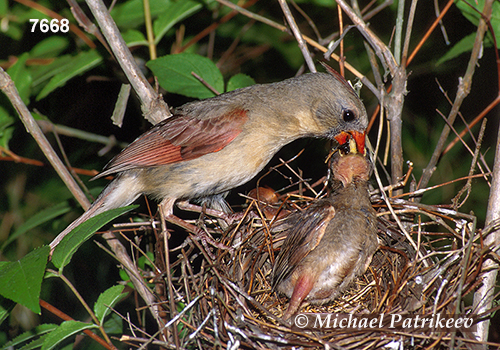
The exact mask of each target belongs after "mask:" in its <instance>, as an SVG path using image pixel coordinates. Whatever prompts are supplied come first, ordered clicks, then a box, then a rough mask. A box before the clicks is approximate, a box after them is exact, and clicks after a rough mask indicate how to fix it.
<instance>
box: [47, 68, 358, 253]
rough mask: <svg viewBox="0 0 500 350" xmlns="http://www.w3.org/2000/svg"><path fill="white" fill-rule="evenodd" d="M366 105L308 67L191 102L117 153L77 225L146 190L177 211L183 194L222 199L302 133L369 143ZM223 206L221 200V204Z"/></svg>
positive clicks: (168, 211) (342, 84) (334, 76)
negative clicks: (305, 71)
mask: <svg viewBox="0 0 500 350" xmlns="http://www.w3.org/2000/svg"><path fill="white" fill-rule="evenodd" d="M367 125H368V117H367V114H366V110H365V108H364V106H363V104H362V102H361V100H360V99H359V97H358V96H357V95H356V93H355V92H354V90H353V89H352V88H351V86H350V85H349V84H348V83H347V82H346V81H345V80H344V78H342V77H341V76H340V75H338V73H335V72H334V71H333V70H332V71H331V72H330V73H328V74H327V73H310V74H304V75H301V76H299V77H295V78H291V79H287V80H284V81H281V82H278V83H272V84H262V85H253V86H249V87H246V88H242V89H238V90H234V91H231V92H227V93H224V94H221V95H219V96H216V97H213V98H209V99H206V100H201V101H195V102H190V103H187V104H185V105H183V106H181V107H178V108H177V109H175V111H174V113H173V116H172V117H170V118H168V119H166V120H164V121H162V122H160V123H158V124H157V125H155V126H153V127H152V128H151V129H150V130H149V131H147V132H146V133H144V134H142V135H141V136H139V137H138V138H137V139H136V140H135V141H134V142H132V143H131V144H130V145H129V146H128V147H127V148H125V149H124V150H123V151H122V152H121V153H119V154H118V155H117V156H116V157H115V158H114V159H112V160H111V161H110V162H109V163H108V164H107V165H106V166H105V168H104V170H103V171H102V172H101V173H100V174H98V175H97V176H96V177H95V178H100V177H103V176H107V175H111V174H116V177H115V178H114V180H113V181H111V183H109V184H108V185H107V186H106V187H105V188H104V190H103V191H102V193H101V194H100V195H99V196H98V198H97V199H96V200H95V202H94V203H93V204H92V206H91V207H90V208H89V209H88V210H87V211H86V212H85V213H83V214H82V215H81V216H80V217H79V218H78V219H76V220H75V221H74V222H73V223H71V224H70V225H69V226H68V227H67V228H66V229H65V230H64V231H63V232H61V233H60V234H59V235H58V236H57V237H56V239H54V240H53V241H52V242H51V244H50V246H51V249H52V250H53V249H54V247H55V246H56V245H57V244H58V243H59V242H60V240H61V239H62V238H63V237H64V236H65V235H66V234H68V233H69V232H70V231H71V230H72V229H73V228H75V227H76V226H78V225H79V224H81V223H82V222H84V221H86V220H88V219H89V218H91V217H93V216H95V215H97V214H99V213H102V212H104V211H107V210H110V209H114V208H119V207H123V206H126V205H129V204H131V203H132V202H134V201H135V200H136V199H137V198H138V197H139V196H140V195H142V194H146V195H148V196H151V197H153V198H154V199H156V200H159V201H161V203H160V207H161V208H162V211H163V214H164V215H165V217H167V218H169V217H173V214H172V211H173V205H174V203H175V202H176V201H177V200H190V199H201V200H208V201H209V202H208V203H210V201H211V204H212V205H217V204H221V203H223V202H224V196H225V194H226V193H227V192H228V191H229V190H231V189H232V188H234V187H237V186H239V185H241V184H244V183H245V182H247V181H249V180H250V179H252V178H253V177H254V176H255V175H256V174H257V173H258V172H259V171H260V170H262V168H263V167H264V166H265V165H266V164H267V163H268V161H269V160H270V159H271V158H272V157H273V155H274V154H275V153H276V152H277V151H278V150H279V149H280V148H282V147H283V146H284V145H286V144H288V143H290V142H292V141H294V140H296V139H298V138H302V137H318V138H327V139H335V140H337V141H338V142H339V143H341V144H342V143H345V142H346V140H348V139H351V138H353V139H354V140H356V143H357V145H358V147H359V149H364V144H365V135H364V133H365V130H366V127H367ZM220 207H223V205H222V204H221V205H220Z"/></svg>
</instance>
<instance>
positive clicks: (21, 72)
mask: <svg viewBox="0 0 500 350" xmlns="http://www.w3.org/2000/svg"><path fill="white" fill-rule="evenodd" d="M28 57H29V55H28V53H27V52H26V53H24V54H22V55H21V56H19V58H18V59H17V61H16V63H14V64H13V65H12V66H11V67H10V68H9V69H7V74H9V76H10V78H11V79H12V81H13V82H14V84H15V85H16V88H17V91H18V92H19V96H21V99H22V100H23V102H24V103H25V104H26V105H28V104H29V98H30V90H31V82H32V78H31V74H30V72H29V71H28V69H26V60H27V59H28Z"/></svg>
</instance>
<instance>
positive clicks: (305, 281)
mask: <svg viewBox="0 0 500 350" xmlns="http://www.w3.org/2000/svg"><path fill="white" fill-rule="evenodd" d="M313 286H314V280H313V277H312V276H311V275H310V274H307V273H303V274H301V276H299V278H298V280H297V282H296V283H295V287H294V288H293V293H292V297H291V298H290V303H289V304H288V309H287V310H286V312H285V314H284V315H283V319H285V320H287V319H289V318H290V317H292V315H293V314H294V313H296V312H297V310H298V309H299V307H300V304H302V301H303V300H304V299H305V298H306V297H307V295H308V294H309V292H310V291H311V289H312V288H313Z"/></svg>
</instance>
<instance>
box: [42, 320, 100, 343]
mask: <svg viewBox="0 0 500 350" xmlns="http://www.w3.org/2000/svg"><path fill="white" fill-rule="evenodd" d="M90 328H98V327H97V326H96V325H95V324H92V323H83V322H78V321H65V322H63V323H61V325H60V326H59V327H57V328H56V329H55V330H54V331H52V332H51V333H50V334H49V335H48V336H47V337H46V338H45V339H44V341H43V345H42V350H49V349H53V348H54V347H55V346H56V345H57V344H59V343H60V342H62V341H64V340H65V339H67V338H69V337H71V336H72V335H74V334H77V333H79V332H81V331H83V330H85V329H90Z"/></svg>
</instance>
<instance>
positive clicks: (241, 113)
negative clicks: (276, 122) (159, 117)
mask: <svg viewBox="0 0 500 350" xmlns="http://www.w3.org/2000/svg"><path fill="white" fill-rule="evenodd" d="M247 118H248V117H247V112H246V111H245V110H243V109H236V110H233V111H231V112H227V113H226V114H223V115H220V116H218V117H215V118H209V119H208V118H207V119H199V118H196V117H192V116H189V115H174V116H173V117H171V118H169V119H166V120H164V121H162V122H160V123H158V124H156V125H155V126H154V127H153V128H151V129H150V130H149V131H147V132H146V133H144V134H143V135H141V136H140V137H139V138H137V139H136V140H135V141H134V142H132V143H131V144H130V145H129V146H128V147H127V148H125V149H124V150H123V151H122V152H121V153H119V154H118V155H117V156H116V157H115V158H113V159H112V160H111V161H110V162H109V163H108V164H107V165H106V166H105V167H104V170H103V171H102V172H101V173H100V174H98V175H97V176H95V177H94V178H95V179H97V178H100V177H103V176H107V175H109V174H113V173H116V172H120V171H124V170H130V169H134V168H141V167H149V166H158V165H165V164H171V163H176V162H180V161H183V160H190V159H194V158H198V157H200V156H202V155H204V154H207V153H212V152H217V151H220V150H221V149H223V148H224V147H225V146H227V145H228V144H229V143H230V142H231V141H233V140H234V139H235V138H236V136H238V135H239V133H240V132H241V131H242V128H243V124H245V122H246V121H247Z"/></svg>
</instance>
